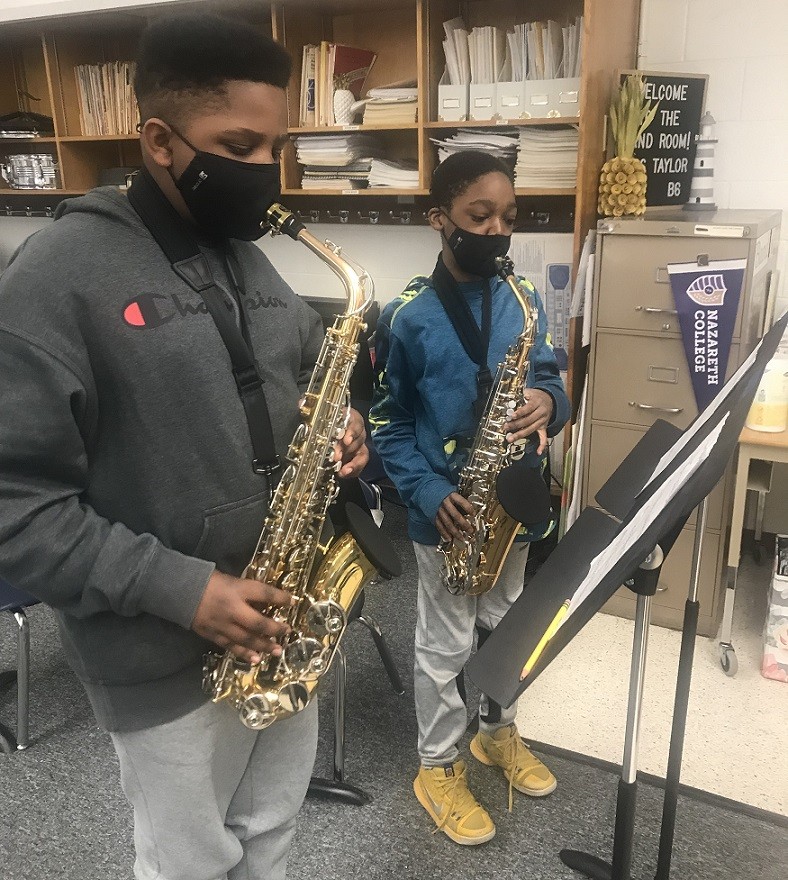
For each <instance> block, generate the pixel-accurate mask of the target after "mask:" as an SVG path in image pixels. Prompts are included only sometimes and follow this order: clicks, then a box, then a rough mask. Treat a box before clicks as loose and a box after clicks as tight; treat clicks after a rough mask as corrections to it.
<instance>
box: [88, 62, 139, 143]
mask: <svg viewBox="0 0 788 880" xmlns="http://www.w3.org/2000/svg"><path fill="white" fill-rule="evenodd" d="M74 76H75V78H76V83H77V98H78V104H79V121H80V128H81V130H82V134H83V135H85V136H87V137H91V136H92V137H96V136H101V135H112V134H134V130H135V126H136V125H137V122H138V120H139V110H138V108H137V102H136V99H135V97H134V89H133V80H134V64H133V62H129V61H109V62H106V63H105V64H78V65H77V66H76V67H75V68H74Z"/></svg>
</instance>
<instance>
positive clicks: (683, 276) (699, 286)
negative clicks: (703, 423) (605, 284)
mask: <svg viewBox="0 0 788 880" xmlns="http://www.w3.org/2000/svg"><path fill="white" fill-rule="evenodd" d="M746 268H747V261H746V260H712V261H711V262H709V263H708V265H705V266H701V265H698V263H669V264H668V274H669V275H670V285H671V288H672V289H673V300H674V302H675V303H676V311H677V312H678V317H679V325H680V326H681V336H682V339H683V340H684V353H685V354H686V356H687V365H688V367H689V373H690V377H691V379H692V389H693V391H694V392H695V401H696V403H697V404H698V411H699V412H702V411H703V410H704V409H705V408H706V407H707V406H708V404H709V403H710V402H711V401H712V400H713V399H714V397H715V395H716V394H717V392H718V391H719V389H720V388H722V386H723V385H724V384H725V371H726V369H727V367H728V356H729V354H730V350H731V339H732V338H733V326H734V324H735V323H736V313H737V312H738V310H739V298H740V296H741V288H742V284H743V282H744V272H745V269H746Z"/></svg>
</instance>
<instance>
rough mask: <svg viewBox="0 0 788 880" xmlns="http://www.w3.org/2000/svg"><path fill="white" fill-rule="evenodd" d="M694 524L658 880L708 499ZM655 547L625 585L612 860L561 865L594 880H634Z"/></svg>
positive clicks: (671, 826)
mask: <svg viewBox="0 0 788 880" xmlns="http://www.w3.org/2000/svg"><path fill="white" fill-rule="evenodd" d="M697 513H698V516H697V521H696V523H695V543H694V545H693V550H692V569H691V575H690V585H689V594H688V598H687V603H686V606H685V611H684V629H683V632H682V636H681V653H680V657H679V670H678V676H677V679H676V698H675V701H674V706H673V727H672V731H671V737H670V753H669V756H668V770H667V776H666V783H665V799H664V804H663V811H662V829H661V832H660V840H659V857H658V860H657V873H656V875H655V880H668V878H669V877H670V862H671V858H672V855H673V838H674V833H675V828H676V807H677V804H678V795H679V780H680V777H681V761H682V756H683V751H684V731H685V728H686V725H687V707H688V704H689V691H690V684H691V682H692V661H693V656H694V652H695V637H696V635H697V631H698V611H699V608H700V604H699V602H698V583H699V581H700V561H701V553H702V551H703V532H704V531H705V528H706V513H707V499H706V498H704V499H703V501H701V503H700V504H699V505H698V508H697ZM661 555H662V554H661V551H660V548H659V546H657V548H656V551H655V552H654V553H652V554H651V555H650V556H649V557H648V558H647V559H646V560H645V561H644V562H643V563H642V564H641V566H640V568H639V569H638V572H637V573H636V575H635V577H634V578H633V579H632V583H627V584H626V586H627V587H629V589H631V590H632V591H633V592H634V593H636V594H637V610H636V612H635V636H634V642H633V648H632V666H631V671H630V683H629V705H628V707H627V728H626V736H625V739H624V760H623V763H622V767H621V779H620V780H619V783H618V797H617V800H616V825H615V832H614V836H613V861H612V864H611V863H610V862H606V861H605V860H604V859H600V858H599V857H597V856H593V855H590V854H588V853H584V852H578V851H577V850H567V849H564V850H561V852H560V853H559V855H560V858H561V861H562V862H563V863H564V864H565V865H567V866H568V867H570V868H572V869H573V870H575V871H579V872H580V873H581V874H584V875H585V876H586V877H591V878H592V880H630V870H631V867H632V841H633V837H634V831H635V804H636V799H637V747H638V733H639V727H640V709H641V705H642V698H643V678H644V674H645V668H646V649H647V645H648V626H649V621H650V617H651V600H652V597H653V596H654V594H655V593H656V589H657V582H658V581H659V572H660V568H661V565H662V562H663V559H662V558H661Z"/></svg>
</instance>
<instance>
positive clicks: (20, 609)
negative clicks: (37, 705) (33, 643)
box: [0, 578, 38, 755]
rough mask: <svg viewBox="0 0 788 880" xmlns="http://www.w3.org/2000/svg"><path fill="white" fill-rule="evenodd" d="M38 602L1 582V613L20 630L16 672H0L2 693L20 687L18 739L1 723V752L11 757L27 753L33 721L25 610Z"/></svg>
mask: <svg viewBox="0 0 788 880" xmlns="http://www.w3.org/2000/svg"><path fill="white" fill-rule="evenodd" d="M37 604H38V599H36V598H34V597H33V596H31V595H30V594H29V593H24V592H22V590H17V589H16V588H15V587H12V586H11V584H9V583H7V582H6V581H4V580H2V579H1V578H0V612H3V613H4V615H5V614H8V615H11V616H13V618H14V621H15V623H16V626H17V661H16V663H17V668H16V669H10V670H6V671H5V672H0V691H3V690H6V689H7V688H9V687H12V686H13V684H14V682H16V685H17V710H16V738H15V737H14V735H13V734H12V733H11V731H10V730H9V729H8V728H7V727H5V726H4V725H3V724H2V723H0V751H2V752H5V753H6V754H8V755H10V754H11V753H12V751H13V750H14V748H16V749H26V748H27V746H28V743H29V718H30V623H29V621H28V619H27V614H26V613H25V609H26V608H29V607H30V606H31V605H37Z"/></svg>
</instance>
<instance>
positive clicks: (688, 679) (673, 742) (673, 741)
mask: <svg viewBox="0 0 788 880" xmlns="http://www.w3.org/2000/svg"><path fill="white" fill-rule="evenodd" d="M706 508H707V499H706V498H704V499H703V501H701V503H700V504H699V505H698V507H697V511H698V516H697V518H696V522H695V543H694V545H693V549H692V574H691V577H690V586H689V593H688V596H687V601H686V603H685V605H684V628H683V631H682V634H681V651H680V653H679V669H678V675H677V677H676V698H675V701H674V703H673V726H672V729H671V732H670V750H669V752H668V769H667V773H666V775H665V800H664V802H663V806H662V828H661V830H660V835H659V856H658V857H657V873H656V875H655V878H656V880H668V878H669V877H670V860H671V857H672V856H673V836H674V833H675V830H676V807H677V805H678V799H679V781H680V779H681V761H682V757H683V754H684V733H685V730H686V727H687V709H688V706H689V694H690V685H691V683H692V661H693V657H694V654H695V637H696V635H697V632H698V611H699V609H700V603H699V602H698V584H699V582H700V562H701V552H702V550H703V533H704V532H705V530H706V512H707V511H706Z"/></svg>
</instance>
